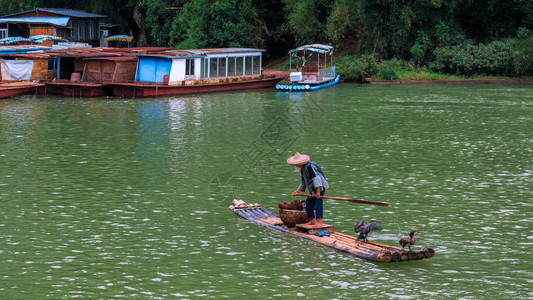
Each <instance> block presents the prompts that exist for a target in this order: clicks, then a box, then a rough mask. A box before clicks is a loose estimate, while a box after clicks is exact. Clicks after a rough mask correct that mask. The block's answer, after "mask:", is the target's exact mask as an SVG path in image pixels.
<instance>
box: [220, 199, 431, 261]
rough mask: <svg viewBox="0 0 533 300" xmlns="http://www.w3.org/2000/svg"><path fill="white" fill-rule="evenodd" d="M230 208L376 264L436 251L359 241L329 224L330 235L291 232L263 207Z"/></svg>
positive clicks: (235, 202) (237, 205)
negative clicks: (337, 230)
mask: <svg viewBox="0 0 533 300" xmlns="http://www.w3.org/2000/svg"><path fill="white" fill-rule="evenodd" d="M229 209H230V210H231V211H232V212H234V213H235V214H236V215H238V216H239V217H242V218H244V219H246V220H249V221H252V222H254V223H256V224H259V225H263V226H267V227H270V228H273V229H276V230H279V231H283V232H287V233H288V234H292V235H295V236H298V237H301V238H304V239H306V240H310V241H312V242H315V243H319V244H322V245H325V246H328V247H331V248H334V249H337V250H340V251H342V252H346V253H349V254H352V255H354V256H356V257H359V258H362V259H366V260H370V261H375V262H399V261H408V260H420V259H425V258H430V257H433V255H435V250H433V248H424V249H422V250H414V251H409V250H406V249H402V248H399V247H394V246H389V245H383V244H379V243H375V242H370V241H362V240H359V241H357V238H356V237H354V236H350V235H347V234H343V233H340V232H335V231H334V230H333V227H332V226H331V225H326V226H328V228H330V229H331V230H328V231H329V232H330V236H322V237H320V236H317V235H315V234H314V233H312V231H305V230H302V228H304V227H305V226H297V227H296V228H294V229H289V228H288V227H287V226H285V224H283V222H282V221H281V219H280V218H279V216H277V215H275V214H273V213H272V212H270V211H269V210H267V209H265V208H264V207H263V205H261V204H247V203H246V202H244V201H242V200H233V205H230V206H229Z"/></svg>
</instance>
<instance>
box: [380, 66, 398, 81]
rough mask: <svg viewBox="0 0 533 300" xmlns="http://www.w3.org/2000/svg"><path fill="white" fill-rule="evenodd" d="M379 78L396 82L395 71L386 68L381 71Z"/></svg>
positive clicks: (396, 75)
mask: <svg viewBox="0 0 533 300" xmlns="http://www.w3.org/2000/svg"><path fill="white" fill-rule="evenodd" d="M379 77H381V78H383V79H385V80H396V79H398V74H396V70H394V69H390V68H387V69H381V72H380V74H379Z"/></svg>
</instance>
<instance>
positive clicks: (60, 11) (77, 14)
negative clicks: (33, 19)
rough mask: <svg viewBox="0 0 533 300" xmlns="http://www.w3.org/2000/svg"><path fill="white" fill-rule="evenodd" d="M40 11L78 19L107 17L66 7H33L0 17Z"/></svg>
mask: <svg viewBox="0 0 533 300" xmlns="http://www.w3.org/2000/svg"><path fill="white" fill-rule="evenodd" d="M41 11H42V12H47V13H52V14H57V15H62V16H68V17H73V18H80V19H93V18H98V19H99V18H107V16H105V15H99V14H93V13H88V12H84V11H79V10H73V9H66V8H35V9H34V10H27V11H23V12H18V13H14V14H9V15H4V16H0V17H2V18H8V17H12V16H18V15H22V14H27V13H31V12H41Z"/></svg>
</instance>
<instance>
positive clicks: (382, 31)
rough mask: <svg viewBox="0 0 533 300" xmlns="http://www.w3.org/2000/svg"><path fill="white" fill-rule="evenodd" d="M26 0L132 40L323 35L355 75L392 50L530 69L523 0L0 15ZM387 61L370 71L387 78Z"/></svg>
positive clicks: (265, 42) (183, 4)
mask: <svg viewBox="0 0 533 300" xmlns="http://www.w3.org/2000/svg"><path fill="white" fill-rule="evenodd" d="M35 7H64V8H72V9H81V10H86V11H89V12H94V13H101V14H105V15H108V16H109V17H110V18H109V20H106V21H107V22H110V23H118V24H121V25H122V33H130V34H132V35H133V36H134V37H135V40H136V42H137V45H139V46H143V45H154V46H172V47H178V48H182V49H183V48H204V47H260V48H266V49H267V53H268V55H270V57H279V56H283V55H286V53H287V50H288V49H290V48H292V47H294V46H296V45H301V44H306V43H317V42H319V43H328V44H332V45H335V46H336V47H337V51H341V52H343V51H344V52H349V53H358V55H357V56H353V55H351V56H350V55H348V56H346V57H350V58H354V57H357V58H356V60H353V59H352V60H350V59H348V58H345V59H342V60H341V61H340V62H339V65H341V64H342V65H343V66H342V67H341V68H344V69H346V70H351V74H352V75H350V76H347V77H349V78H354V79H356V78H357V79H358V80H360V79H361V78H364V76H370V75H368V74H369V72H370V70H371V69H373V68H371V67H370V66H369V64H370V61H371V60H372V59H373V60H375V61H376V62H381V61H391V59H393V58H396V59H397V61H404V62H408V63H409V64H411V65H414V66H417V67H427V68H430V69H431V70H434V71H437V72H446V73H451V74H462V75H472V74H486V75H494V74H499V75H511V76H522V75H533V71H532V69H533V62H532V58H531V57H532V56H533V55H532V53H531V52H532V50H531V48H533V46H531V45H532V34H531V30H532V29H533V28H532V27H533V1H530V0H529V1H528V0H380V1H374V0H298V1H294V0H264V1H262V0H143V1H133V0H107V1H104V0H94V1H89V0H79V1H77V2H73V1H64V0H63V1H61V0H48V1H45V0H0V13H1V14H8V13H14V12H19V11H24V10H30V9H33V8H35ZM371 57H372V59H371ZM393 64H394V63H393ZM369 68H370V69H369ZM395 69H396V68H395V67H391V66H389V67H383V68H381V70H380V71H379V72H378V71H376V72H378V73H379V74H380V75H379V76H382V77H384V78H395V77H396V76H397V74H395V73H396V72H395V71H394V70H395ZM370 73H371V72H370ZM365 74H366V75H365ZM374 75H375V74H374Z"/></svg>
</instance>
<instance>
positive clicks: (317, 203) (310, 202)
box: [305, 189, 326, 219]
mask: <svg viewBox="0 0 533 300" xmlns="http://www.w3.org/2000/svg"><path fill="white" fill-rule="evenodd" d="M325 192H326V191H325V190H323V189H321V190H320V196H324V193H325ZM315 210H316V217H317V218H322V216H323V214H324V209H323V207H322V199H317V198H315V197H307V200H306V201H305V212H306V213H307V217H308V218H310V219H314V218H315Z"/></svg>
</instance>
